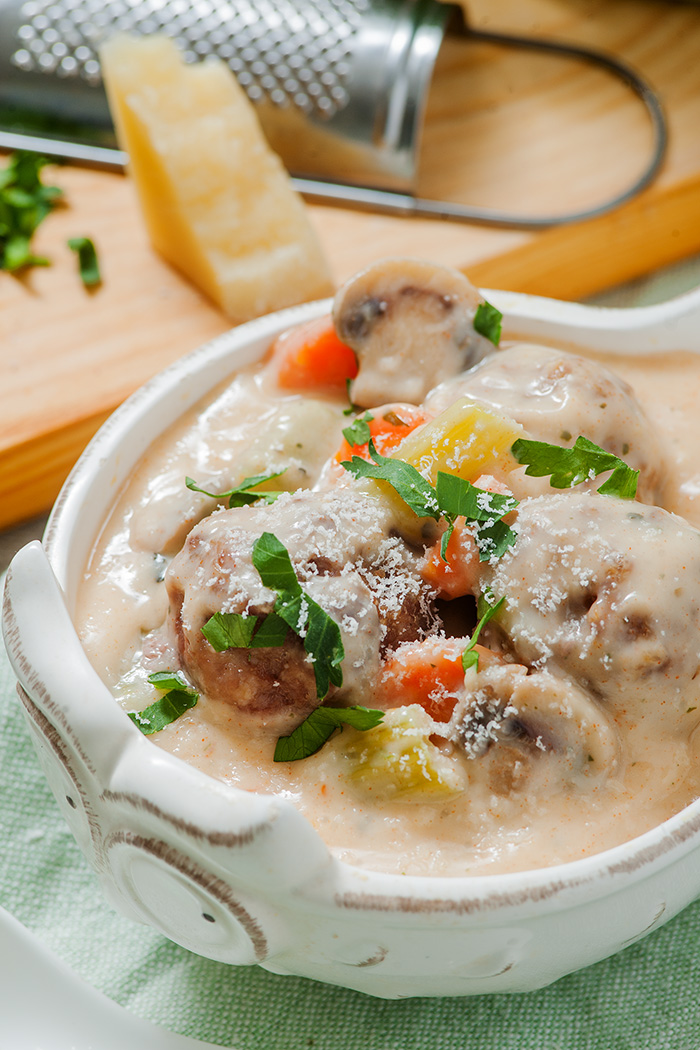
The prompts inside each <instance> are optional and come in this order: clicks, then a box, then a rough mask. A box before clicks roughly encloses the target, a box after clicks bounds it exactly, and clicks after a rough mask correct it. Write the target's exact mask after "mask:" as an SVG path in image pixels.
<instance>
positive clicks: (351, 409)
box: [343, 376, 360, 416]
mask: <svg viewBox="0 0 700 1050" xmlns="http://www.w3.org/2000/svg"><path fill="white" fill-rule="evenodd" d="M351 383H352V379H351V378H350V377H349V376H348V378H347V379H346V380H345V395H346V397H347V399H348V407H347V408H344V409H343V415H344V416H353V415H356V414H357V413H358V412H359V411H360V406H359V405H356V404H355V403H354V401H353V399H352V398H351V397H350V384H351Z"/></svg>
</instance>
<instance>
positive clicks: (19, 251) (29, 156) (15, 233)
mask: <svg viewBox="0 0 700 1050" xmlns="http://www.w3.org/2000/svg"><path fill="white" fill-rule="evenodd" d="M47 163H48V161H47V160H45V159H44V158H43V157H38V156H36V155H35V154H33V153H26V152H24V151H22V150H20V151H18V152H17V153H13V154H11V156H10V158H9V161H8V163H7V167H5V168H3V169H1V170H0V269H2V270H9V271H11V272H15V271H17V270H20V269H22V268H23V267H25V266H48V264H49V260H48V259H45V258H43V257H42V256H38V255H34V254H33V252H32V250H31V240H32V236H33V235H34V231H35V230H36V228H37V226H39V224H40V223H41V222H43V220H44V219H45V218H46V216H47V215H48V214H49V212H51V211H52V210H53V208H54V207H55V206H56V204H57V202H58V200H59V198H60V197H61V190H60V189H58V187H56V186H44V184H43V183H42V181H41V170H42V168H44V167H45V166H46V164H47Z"/></svg>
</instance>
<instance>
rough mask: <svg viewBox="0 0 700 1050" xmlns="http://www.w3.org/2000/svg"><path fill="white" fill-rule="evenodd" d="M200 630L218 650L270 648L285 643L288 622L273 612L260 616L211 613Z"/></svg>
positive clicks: (219, 651) (213, 647) (220, 651)
mask: <svg viewBox="0 0 700 1050" xmlns="http://www.w3.org/2000/svg"><path fill="white" fill-rule="evenodd" d="M260 620H262V623H259V621H260ZM202 634H203V635H204V637H205V638H206V640H207V641H208V642H209V644H210V646H211V647H212V649H215V650H216V652H217V653H223V652H225V651H226V650H227V649H271V648H274V647H276V646H279V645H284V640H285V638H286V637H287V625H286V623H284V621H283V620H282V619H281V618H280V617H279V616H277V614H276V613H268V614H267V616H263V617H260V616H252V615H248V614H246V613H214V615H213V616H210V617H209V619H208V620H207V622H206V623H205V624H204V626H203V627H202Z"/></svg>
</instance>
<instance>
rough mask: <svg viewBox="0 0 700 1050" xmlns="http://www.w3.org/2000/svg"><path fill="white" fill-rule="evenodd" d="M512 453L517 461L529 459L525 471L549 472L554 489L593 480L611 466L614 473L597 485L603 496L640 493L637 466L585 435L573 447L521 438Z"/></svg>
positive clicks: (624, 496)
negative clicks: (631, 464) (634, 467)
mask: <svg viewBox="0 0 700 1050" xmlns="http://www.w3.org/2000/svg"><path fill="white" fill-rule="evenodd" d="M511 451H512V453H513V455H514V456H515V458H516V459H517V461H518V463H526V464H527V470H526V471H525V473H526V474H529V475H530V476H531V477H535V478H543V477H547V475H550V481H549V484H550V485H551V486H552V488H554V489H568V488H573V487H574V485H580V484H581V483H582V482H584V481H591V480H592V479H593V478H595V477H597V476H598V475H599V474H604V473H605V472H606V471H608V470H612V474H611V475H610V477H609V478H608V479H607V481H604V482H603V484H602V485H601V486H600V488H599V489H598V492H600V493H601V494H602V495H604V496H619V497H620V498H621V499H634V497H635V495H636V493H637V479H638V477H639V471H638V470H632V468H631V467H628V466H627V464H626V463H625V462H624V460H622V459H619V458H618V457H617V456H615V455H613V453H612V452H606V451H605V449H603V448H601V447H600V446H599V445H595V444H594V443H593V442H592V441H589V439H588V438H585V437H582V436H580V437H577V438H576V442H575V444H574V446H573V448H561V447H560V446H559V445H550V444H548V442H546V441H529V440H528V439H526V438H518V440H517V441H516V442H514V444H513V446H512V449H511Z"/></svg>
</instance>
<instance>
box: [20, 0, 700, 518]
mask: <svg viewBox="0 0 700 1050" xmlns="http://www.w3.org/2000/svg"><path fill="white" fill-rule="evenodd" d="M468 6H469V11H470V20H471V24H472V25H474V26H476V27H479V26H481V27H483V28H486V29H489V30H498V29H501V30H503V31H509V32H522V33H527V34H531V35H535V34H537V35H541V36H549V37H555V38H560V39H563V40H566V41H569V42H575V43H582V44H587V45H590V46H594V47H599V48H603V49H605V50H607V51H609V52H612V53H613V54H617V55H620V56H621V57H623V58H624V59H625V60H626V61H627V62H629V63H631V64H632V65H633V66H635V67H636V68H637V69H638V70H639V71H640V72H642V73H643V74H644V75H645V76H646V77H647V78H648V79H649V80H650V81H651V82H652V84H653V85H654V87H655V88H656V89H657V90H658V92H659V93H660V95H661V97H662V99H663V102H664V105H665V107H666V111H667V115H668V118H669V124H670V133H671V138H670V146H669V153H668V157H667V160H666V163H665V165H664V168H663V171H662V172H661V174H660V176H659V178H658V179H657V180H656V182H655V183H654V184H653V186H652V187H650V188H649V189H648V190H646V191H645V192H644V193H643V194H642V195H640V196H639V197H637V198H636V199H635V200H633V201H632V202H630V203H629V204H627V205H626V206H624V207H623V208H620V209H618V210H617V211H615V212H613V213H611V214H608V215H605V216H602V217H600V218H598V219H595V220H591V221H588V222H584V223H579V224H577V225H574V226H564V227H558V228H553V229H549V230H546V231H544V232H539V233H531V232H522V231H514V230H497V229H489V228H484V227H477V226H468V225H463V224H456V223H448V222H440V221H428V220H411V219H402V218H394V217H388V216H386V215H379V214H368V213H362V212H356V211H349V210H341V209H338V208H332V207H313V208H312V209H311V211H312V218H313V221H314V223H315V224H316V226H317V229H318V231H319V234H320V236H321V239H322V241H323V244H324V246H325V248H326V251H327V253H328V256H329V258H330V261H331V264H332V267H333V272H334V276H335V278H336V280H337V281H339V282H340V281H342V280H343V279H345V278H346V277H347V276H349V275H350V274H351V273H353V272H354V271H355V270H356V269H358V268H359V267H361V266H363V265H365V264H366V263H368V262H370V261H372V260H373V259H375V258H378V257H380V256H383V255H404V254H406V255H414V256H420V257H423V258H428V259H433V260H436V261H440V262H443V263H447V264H450V265H455V266H457V267H459V268H460V269H462V270H464V271H465V272H466V273H467V274H468V275H469V276H470V277H471V278H472V280H474V281H475V283H477V284H479V285H481V286H482V287H502V288H510V289H513V290H519V291H527V292H533V293H537V294H541V295H549V296H554V297H559V298H572V299H578V298H582V297H585V296H587V295H590V294H593V293H595V292H598V291H601V290H603V289H606V288H609V287H611V286H613V285H615V284H617V283H620V282H622V281H626V280H629V279H630V278H633V277H636V276H640V275H643V274H646V273H649V272H651V271H653V270H654V269H656V268H657V267H659V266H661V265H663V264H665V263H669V262H673V261H675V260H678V259H682V258H684V257H687V256H688V255H690V254H693V253H695V252H698V251H700V130H699V129H700V8H698V7H696V6H694V5H691V4H680V3H679V4H675V3H655V2H644V0H618V2H615V3H610V2H608V0H499V3H498V4H494V3H493V2H492V0H471V2H470V3H469V5H468ZM649 142H650V130H649V125H648V120H647V118H646V116H645V114H644V111H643V109H642V107H641V105H640V104H639V102H638V101H637V100H636V99H635V98H634V97H633V96H631V94H629V93H628V92H627V91H626V90H625V88H624V87H623V86H622V85H621V84H619V83H618V82H616V81H615V80H614V79H612V78H610V77H609V76H607V75H606V74H604V73H602V72H600V71H598V70H595V69H593V68H591V67H589V66H587V65H585V64H583V63H579V62H574V61H570V60H565V59H562V58H555V57H544V56H540V55H535V54H531V53H529V52H525V51H512V50H510V49H505V48H499V47H496V46H492V45H488V46H487V45H485V44H482V43H474V42H472V43H470V42H465V41H453V40H448V41H447V42H446V43H445V45H444V46H443V49H442V51H441V53H440V56H439V59H438V64H437V67H436V71H435V76H434V79H433V85H432V88H431V93H430V97H429V100H428V112H427V120H426V128H425V134H424V139H423V144H422V152H421V157H422V161H421V168H420V174H419V186H418V190H419V192H420V193H421V194H422V195H424V196H427V197H437V198H446V199H447V198H451V199H460V200H463V201H465V202H469V203H472V204H478V205H483V206H491V207H508V208H510V209H514V210H515V209H517V210H518V211H522V212H526V213H529V214H537V213H538V212H540V213H542V212H545V211H546V212H549V213H551V212H553V211H556V210H560V211H567V210H571V209H576V208H581V207H585V206H590V205H593V204H596V203H598V202H600V201H602V200H604V199H606V198H607V197H608V196H609V195H611V194H613V193H616V192H619V191H620V190H621V189H622V188H624V186H625V185H626V184H627V183H629V182H630V181H631V179H632V178H633V177H634V176H635V174H636V173H637V172H639V171H640V170H641V168H642V167H643V165H644V163H645V159H646V155H647V150H648V148H649ZM51 180H52V181H55V182H56V183H57V184H59V185H60V186H62V187H63V189H64V190H65V196H66V204H65V207H63V208H61V209H60V210H59V211H57V212H55V213H54V214H53V215H52V216H50V217H49V218H48V219H47V220H46V222H45V223H44V225H43V227H42V228H41V229H40V231H39V234H38V237H37V241H36V248H37V251H38V252H40V253H41V254H46V255H48V256H49V257H50V258H51V260H52V265H51V266H50V267H48V268H46V269H35V270H32V271H30V272H28V273H27V274H26V275H23V276H21V277H12V276H10V275H8V274H4V273H3V274H0V364H1V368H2V373H1V374H2V383H1V384H0V408H1V410H2V411H1V412H0V527H2V526H7V525H9V524H12V523H15V522H18V521H21V520H24V519H27V518H29V517H31V516H32V515H34V514H37V513H40V512H42V511H44V510H45V509H46V508H47V507H48V506H50V504H51V502H52V501H53V499H54V498H55V496H56V494H57V491H58V488H59V487H60V484H61V483H62V481H63V479H64V478H65V476H66V474H67V472H68V469H69V468H70V465H71V464H72V462H73V461H74V460H75V458H76V457H77V455H78V454H79V452H80V451H81V449H82V448H83V447H84V445H85V443H86V442H87V440H88V439H89V437H90V435H91V434H92V433H93V432H94V430H95V429H96V427H97V426H98V425H99V424H100V422H101V421H102V420H103V419H104V418H105V417H106V416H107V415H108V414H109V412H110V411H111V410H112V409H113V408H114V407H116V405H118V404H119V403H120V402H121V401H122V400H123V399H124V397H126V396H127V395H128V394H129V393H130V392H131V391H132V390H134V389H135V388H136V387H137V386H138V385H140V384H141V383H142V382H143V381H144V380H146V379H147V378H148V377H149V376H151V375H152V374H154V373H155V372H157V371H158V370H160V369H161V368H162V367H164V366H165V365H167V364H168V363H169V362H170V361H172V360H174V359H175V358H177V357H178V356H180V355H181V354H183V353H185V352H187V351H188V350H191V349H193V348H194V347H196V346H198V345H199V344H200V343H202V342H204V341H206V340H207V339H209V338H211V337H212V336H214V335H216V334H217V333H219V332H221V331H223V330H225V329H226V328H227V327H228V324H227V321H226V319H225V318H224V317H223V316H222V315H221V314H220V313H219V312H218V311H217V310H216V309H215V308H214V307H213V306H211V305H210V304H209V303H208V302H206V301H205V300H204V298H203V297H202V296H201V295H200V294H199V293H198V292H197V291H196V289H194V288H192V287H191V286H189V285H188V284H187V283H186V282H185V281H184V280H183V279H182V278H181V277H180V276H179V275H178V274H176V273H175V272H173V271H172V270H171V269H170V268H169V267H168V266H167V265H166V264H165V263H164V262H163V261H162V260H160V259H159V258H158V257H157V256H156V255H155V254H154V253H153V251H152V250H151V248H150V246H149V244H148V242H147V239H146V236H145V232H144V230H143V227H142V225H141V221H140V216H139V212H138V206H137V203H136V201H135V198H134V195H133V190H132V186H131V184H130V182H129V180H128V179H127V178H124V177H122V176H119V175H112V174H105V173H98V172H95V171H90V170H86V169H82V170H81V169H78V168H68V167H67V168H61V169H56V170H54V171H53V172H51ZM80 235H87V236H91V237H92V238H93V239H94V240H95V242H96V244H97V246H98V249H99V253H100V259H101V265H102V271H103V276H104V283H103V286H102V287H101V288H100V289H98V290H97V291H95V292H92V293H89V292H86V291H85V290H84V289H83V287H82V285H81V284H80V281H79V279H78V277H77V271H76V261H75V258H74V256H73V254H72V253H71V252H69V250H68V248H67V247H66V245H65V242H66V238H68V237H71V236H80Z"/></svg>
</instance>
